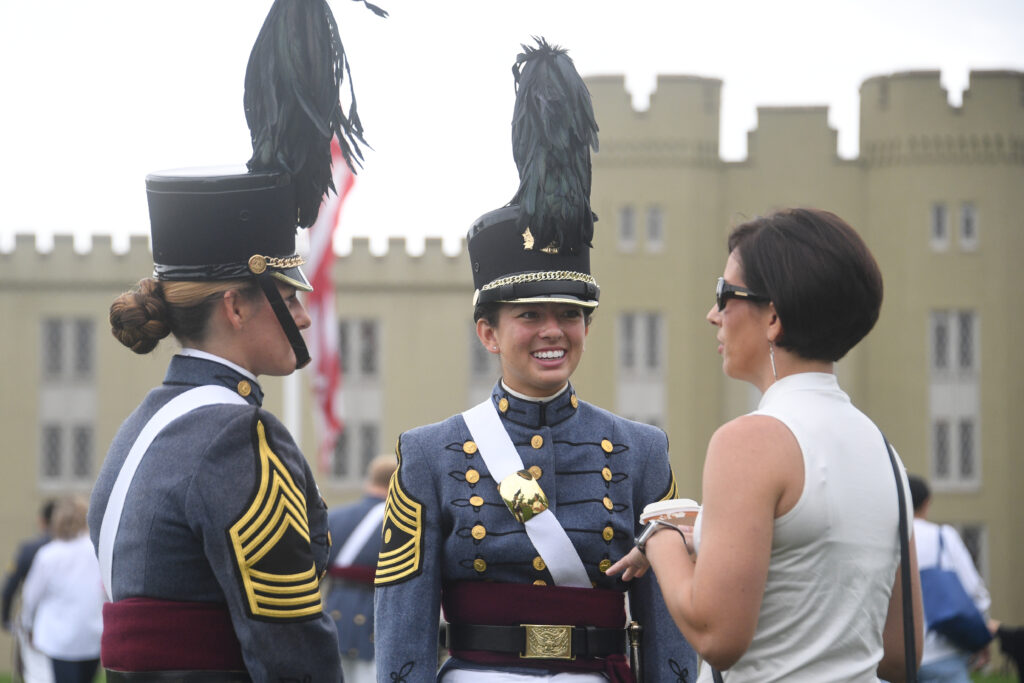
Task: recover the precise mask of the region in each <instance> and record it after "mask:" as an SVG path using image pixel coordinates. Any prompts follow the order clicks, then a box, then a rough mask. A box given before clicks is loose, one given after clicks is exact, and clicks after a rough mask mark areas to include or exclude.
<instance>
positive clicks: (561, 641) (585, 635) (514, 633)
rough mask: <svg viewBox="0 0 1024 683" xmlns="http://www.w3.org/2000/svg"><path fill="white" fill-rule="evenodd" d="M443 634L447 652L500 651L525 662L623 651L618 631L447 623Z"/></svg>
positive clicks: (622, 634) (623, 638)
mask: <svg viewBox="0 0 1024 683" xmlns="http://www.w3.org/2000/svg"><path fill="white" fill-rule="evenodd" d="M445 634H446V635H445V642H444V643H443V644H444V646H445V647H447V648H448V649H449V650H484V651H487V652H502V653H505V654H518V655H519V656H520V657H523V658H526V659H576V658H577V657H580V658H593V657H607V656H609V655H621V654H624V653H625V652H626V631H625V629H621V628H597V627H595V626H557V625H554V626H553V625H548V624H523V625H520V626H484V625H479V624H448V625H447V629H446V631H445Z"/></svg>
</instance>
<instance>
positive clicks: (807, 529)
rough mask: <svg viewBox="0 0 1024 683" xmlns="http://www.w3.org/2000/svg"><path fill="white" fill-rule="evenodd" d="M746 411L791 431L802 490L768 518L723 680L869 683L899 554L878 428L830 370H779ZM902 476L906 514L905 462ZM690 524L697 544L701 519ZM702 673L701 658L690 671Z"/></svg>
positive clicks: (892, 492)
mask: <svg viewBox="0 0 1024 683" xmlns="http://www.w3.org/2000/svg"><path fill="white" fill-rule="evenodd" d="M752 414H754V415H769V416H771V417H774V418H776V419H778V420H779V421H780V422H782V423H783V424H785V425H786V426H787V427H788V428H789V430H790V431H791V432H792V433H793V435H794V436H795V437H796V440H797V443H798V444H799V446H800V450H801V451H802V453H803V458H804V490H803V493H802V494H801V495H800V499H799V500H798V501H797V503H796V505H795V506H794V507H793V509H792V510H790V511H789V512H787V513H786V514H785V515H783V516H782V517H779V518H778V519H776V520H775V528H774V535H773V538H772V549H771V561H770V564H769V567H768V577H767V581H766V583H765V592H764V598H763V600H762V602H761V612H760V615H759V616H758V622H757V629H756V631H755V633H754V639H753V641H752V642H751V644H750V647H749V648H748V649H747V651H746V653H744V655H743V656H742V657H741V658H740V660H739V661H738V662H736V664H735V665H734V666H733V667H732V668H731V669H729V670H728V671H725V672H724V678H723V680H724V681H726V682H727V683H740V682H743V681H750V682H754V681H756V682H757V683H769V682H770V681H786V682H787V683H800V682H802V681H806V682H808V683H828V682H832V681H835V682H839V681H843V682H846V681H851V682H852V681H857V682H858V683H860V682H865V683H868V682H870V683H875V682H876V681H878V678H877V676H876V675H875V669H876V667H877V665H878V662H879V661H880V660H881V658H882V628H883V626H884V624H885V617H886V613H887V612H888V607H889V596H890V594H891V592H892V584H893V579H894V576H895V571H896V566H897V565H898V564H899V552H900V546H899V543H900V541H899V512H898V510H899V507H898V499H897V496H896V478H895V477H894V476H893V472H892V464H891V463H890V461H889V455H888V453H887V452H886V448H885V442H884V441H883V440H882V434H881V432H880V431H879V430H878V427H876V426H875V424H874V423H873V422H871V420H869V419H868V418H867V416H865V415H864V414H863V413H862V412H860V411H859V410H857V408H855V407H854V406H853V404H852V403H850V398H849V397H848V396H847V395H846V394H845V393H844V392H843V391H842V390H841V389H840V388H839V384H838V383H837V382H836V378H835V376H834V375H831V374H823V373H802V374H798V375H790V376H789V377H784V378H783V379H781V380H779V381H777V382H776V383H775V384H773V385H772V386H771V387H769V389H768V391H766V392H765V394H764V396H763V397H762V399H761V403H760V405H759V406H758V409H757V410H756V411H754V413H752ZM900 470H901V472H902V471H903V465H902V463H900ZM903 485H904V489H905V490H906V498H907V501H908V506H907V507H908V511H907V518H908V523H910V519H911V517H912V514H913V512H912V510H911V509H909V508H910V507H911V506H910V505H909V501H910V492H909V489H908V488H907V483H906V473H905V472H903ZM697 526H698V530H697V534H698V538H697V539H696V542H697V544H698V549H699V542H700V539H699V526H700V520H699V519H698V521H697ZM711 680H712V679H711V671H710V669H709V667H707V666H704V667H702V670H701V675H700V678H699V681H701V682H704V681H708V682H710V681H711Z"/></svg>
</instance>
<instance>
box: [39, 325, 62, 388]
mask: <svg viewBox="0 0 1024 683" xmlns="http://www.w3.org/2000/svg"><path fill="white" fill-rule="evenodd" d="M63 371H64V323H63V321H61V320H54V319H49V320H44V321H43V374H44V375H45V376H47V377H60V375H61V374H62V373H63Z"/></svg>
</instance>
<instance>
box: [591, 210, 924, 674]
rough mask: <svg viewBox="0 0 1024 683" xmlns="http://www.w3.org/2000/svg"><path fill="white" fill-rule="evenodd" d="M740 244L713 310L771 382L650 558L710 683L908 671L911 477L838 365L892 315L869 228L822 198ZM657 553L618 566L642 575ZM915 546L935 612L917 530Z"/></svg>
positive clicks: (727, 354) (744, 364)
mask: <svg viewBox="0 0 1024 683" xmlns="http://www.w3.org/2000/svg"><path fill="white" fill-rule="evenodd" d="M728 252H729V256H728V259H727V261H726V265H725V269H724V271H723V273H722V277H720V278H719V280H718V286H717V289H716V296H715V299H716V300H715V303H714V304H713V305H712V307H711V310H710V311H709V312H708V314H707V320H708V322H710V323H711V324H712V325H713V326H714V328H715V332H716V341H717V343H718V353H719V354H720V355H721V357H722V369H723V371H724V373H725V374H726V375H727V376H728V377H730V378H733V379H740V380H743V381H746V382H748V383H750V384H752V385H753V386H755V387H756V388H757V389H758V390H760V391H761V393H762V394H763V396H762V398H761V402H760V404H759V405H758V409H757V410H756V411H754V412H753V413H750V414H748V415H743V416H741V417H738V418H736V419H734V420H732V421H730V422H728V423H726V424H725V425H723V426H722V427H720V428H719V429H718V430H717V431H716V432H715V434H714V435H713V436H712V437H711V441H710V443H709V444H708V450H707V456H706V459H705V463H704V475H703V480H702V494H703V501H702V502H703V506H702V510H701V512H700V513H699V515H698V517H697V520H696V522H695V524H694V527H693V530H692V531H693V534H692V536H691V535H690V530H689V529H685V530H684V529H682V528H680V527H673V526H672V525H671V524H670V525H668V527H669V528H675V529H676V531H679V532H680V533H679V534H675V533H657V534H654V535H650V536H649V538H647V537H643V539H644V542H645V543H646V546H645V547H646V553H647V559H648V560H649V562H650V566H651V567H652V568H653V570H654V572H655V574H656V575H657V578H658V583H659V585H660V587H661V590H662V593H663V594H664V596H665V602H666V604H667V605H668V608H669V612H670V613H671V614H672V616H673V618H674V620H675V623H676V625H677V626H678V627H679V629H680V630H681V631H682V633H683V635H684V636H686V639H687V641H689V642H690V643H691V644H692V645H693V647H694V649H696V650H697V652H698V653H699V654H700V655H701V657H702V658H703V660H704V666H702V668H701V672H700V676H699V678H698V683H710V682H711V681H712V680H724V682H725V683H772V682H779V683H782V682H785V683H840V682H841V683H877V681H878V680H879V678H880V677H881V678H884V679H886V680H888V681H893V682H896V681H903V680H905V678H904V677H905V675H906V670H907V668H912V667H913V665H916V662H911V663H910V665H911V666H910V667H908V666H907V665H908V663H907V662H906V661H905V659H906V655H905V650H904V640H903V632H902V625H903V600H902V597H903V592H902V586H901V576H902V575H901V571H900V540H899V538H900V534H899V526H900V519H899V506H898V496H897V491H898V488H897V487H903V488H904V489H906V480H905V477H904V473H903V467H902V465H900V464H899V462H898V460H899V459H898V458H896V460H897V464H896V468H895V469H897V470H898V472H899V475H900V476H899V481H898V482H897V476H894V472H893V470H894V467H893V464H892V462H891V461H890V454H889V452H888V449H887V448H886V445H885V440H884V439H883V437H882V434H881V432H880V431H879V428H878V427H877V426H876V425H875V424H874V423H873V422H872V421H871V420H870V419H869V418H868V417H867V416H866V415H864V413H862V412H861V411H859V410H858V409H857V408H856V406H854V405H853V403H852V402H851V401H850V398H849V396H848V395H847V394H846V393H845V392H844V391H843V390H842V389H841V388H840V386H839V382H838V381H837V379H836V376H835V363H836V361H838V360H839V359H840V358H842V357H843V356H844V355H845V354H846V353H847V352H848V351H849V350H850V349H851V348H853V347H854V345H856V344H857V343H858V342H859V341H860V340H861V339H862V338H863V337H864V336H865V335H866V334H867V333H868V332H869V331H870V330H871V328H872V327H873V326H874V324H875V321H876V320H877V318H878V314H879V310H880V308H881V302H882V276H881V273H880V272H879V269H878V265H877V263H876V262H875V259H874V257H872V255H871V253H870V251H869V250H868V248H867V246H866V245H865V244H864V242H863V240H861V238H860V237H859V236H858V235H857V233H856V232H855V231H854V230H853V228H852V227H850V226H849V225H848V224H847V223H846V222H845V221H843V220H842V219H841V218H839V217H838V216H836V215H835V214H833V213H830V212H827V211H820V210H816V209H799V208H798V209H783V210H780V211H777V212H775V213H772V214H770V215H768V216H765V217H758V218H755V219H753V220H751V221H748V222H747V223H744V224H742V225H740V226H738V227H737V228H735V229H734V230H733V231H732V233H731V234H730V236H729V241H728ZM907 497H909V496H907ZM909 516H910V515H909V510H907V517H908V518H909ZM906 521H907V523H908V524H909V519H907V520H906ZM680 536H682V538H680ZM643 550H644V548H643V547H641V546H638V549H637V551H634V553H630V556H627V557H626V558H624V559H623V560H622V561H620V562H619V563H616V565H613V566H612V567H611V568H610V569H609V573H612V572H617V571H622V572H623V577H624V578H629V576H632V575H640V574H641V573H642V572H643V571H645V570H646V568H645V567H643V566H640V567H638V566H637V564H636V560H637V556H638V555H639V554H640V552H641V551H643ZM909 553H910V566H909V568H908V570H907V573H908V574H909V577H908V578H909V579H910V592H911V600H912V604H913V606H914V612H915V613H916V614H917V615H920V609H919V605H920V583H919V576H918V572H917V568H916V563H915V553H914V550H913V538H911V539H910V548H909ZM914 621H915V627H919V626H920V623H921V620H920V616H916V617H915V619H914ZM917 631H918V633H920V628H917ZM916 644H917V645H918V646H919V644H920V636H918V640H917V641H916ZM919 653H920V649H918V650H917V655H916V656H918V657H919V656H920V655H919ZM712 667H714V669H712Z"/></svg>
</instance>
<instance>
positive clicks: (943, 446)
mask: <svg viewBox="0 0 1024 683" xmlns="http://www.w3.org/2000/svg"><path fill="white" fill-rule="evenodd" d="M932 448H933V451H934V467H935V474H936V476H937V478H939V479H948V478H949V475H950V470H951V468H950V466H949V422H948V421H946V420H937V421H936V422H935V435H934V444H933V445H932Z"/></svg>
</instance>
